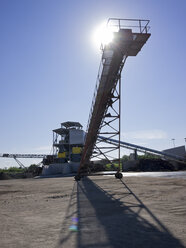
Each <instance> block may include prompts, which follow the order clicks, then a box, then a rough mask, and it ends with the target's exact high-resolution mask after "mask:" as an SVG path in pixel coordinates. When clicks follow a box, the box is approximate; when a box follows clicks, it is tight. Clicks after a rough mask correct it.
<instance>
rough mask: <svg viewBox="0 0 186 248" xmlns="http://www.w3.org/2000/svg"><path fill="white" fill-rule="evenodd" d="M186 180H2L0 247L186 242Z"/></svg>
mask: <svg viewBox="0 0 186 248" xmlns="http://www.w3.org/2000/svg"><path fill="white" fill-rule="evenodd" d="M185 216H186V179H180V178H154V177H153V178H150V177H124V179H122V180H117V179H115V178H114V177H111V176H91V177H87V178H84V179H82V180H81V181H80V182H78V183H76V182H75V181H74V180H73V178H72V177H68V178H67V177H66V178H45V179H17V180H4V181H0V247H2V248H12V247H13V248H14V247H16V248H18V247H19V248H20V247H24V248H25V247H26V248H27V247H34V248H38V247H39V248H42V247H43V248H44V247H45V248H48V247H50V248H51V247H54V248H59V247H64V248H71V247H72V248H73V247H86V248H93V247H109V248H110V247H122V248H143V247H144V248H147V247H149V248H155V247H156V248H157V247H158V248H161V247H162V248H166V247H167V248H168V247H169V248H173V247H174V248H183V247H186V218H185Z"/></svg>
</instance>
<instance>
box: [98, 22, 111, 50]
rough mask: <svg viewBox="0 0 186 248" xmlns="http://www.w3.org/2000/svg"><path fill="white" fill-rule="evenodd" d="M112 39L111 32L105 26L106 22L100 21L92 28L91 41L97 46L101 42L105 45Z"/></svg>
mask: <svg viewBox="0 0 186 248" xmlns="http://www.w3.org/2000/svg"><path fill="white" fill-rule="evenodd" d="M112 40H113V32H112V31H111V30H110V29H109V28H108V27H107V26H106V23H102V24H101V25H100V26H99V27H97V28H96V29H95V30H94V33H93V42H94V44H95V45H96V46H97V47H100V46H101V44H103V45H107V44H108V43H110V42H111V41H112Z"/></svg>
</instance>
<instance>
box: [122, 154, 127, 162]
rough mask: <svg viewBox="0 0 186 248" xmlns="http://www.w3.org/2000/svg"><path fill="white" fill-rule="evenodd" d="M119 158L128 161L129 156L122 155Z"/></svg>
mask: <svg viewBox="0 0 186 248" xmlns="http://www.w3.org/2000/svg"><path fill="white" fill-rule="evenodd" d="M121 160H122V161H123V162H127V161H129V156H127V155H123V157H122V158H121Z"/></svg>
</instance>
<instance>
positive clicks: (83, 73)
mask: <svg viewBox="0 0 186 248" xmlns="http://www.w3.org/2000/svg"><path fill="white" fill-rule="evenodd" d="M185 12H186V1H185V0H177V1H175V0H115V1H113V0H112V1H110V0H102V1H100V0H99V1H96V0H94V1H87V0H86V1H83V0H76V1H72V0H68V1H66V0H0V32H1V35H0V83H1V88H0V107H1V112H0V113H1V116H0V153H6V152H7V153H8V152H9V153H48V152H49V151H50V149H49V147H51V144H52V129H55V128H57V127H59V125H60V123H61V122H64V121H67V120H72V121H73V120H74V121H79V122H80V123H81V124H82V125H83V126H84V127H86V124H87V120H88V114H89V109H90V105H91V100H92V96H93V90H94V86H95V81H96V76H97V72H98V66H99V63H100V56H101V54H100V51H99V50H98V49H96V48H95V46H94V44H93V42H92V32H93V30H94V29H95V28H96V27H97V26H99V25H100V23H102V22H103V21H104V20H107V19H108V18H109V17H118V18H141V19H150V21H151V22H150V26H151V33H152V36H151V38H150V39H149V40H148V42H147V43H146V44H145V46H144V47H143V49H142V51H141V52H140V53H139V54H138V55H137V57H131V58H128V60H127V63H126V65H125V67H124V69H123V73H122V134H123V137H122V139H123V140H126V141H128V142H131V143H135V144H141V145H145V146H147V147H151V148H155V149H159V150H162V149H166V148H169V147H171V146H172V142H171V138H175V142H176V145H177V146H178V145H184V144H185V142H184V138H185V137H186V114H185V110H186V97H185V95H186V82H185V78H186V66H185V61H184V60H185V56H186V46H185V44H186V34H185V25H186V17H185ZM22 161H23V162H24V163H25V164H29V163H31V162H35V161H30V160H29V161H27V162H26V161H24V160H22ZM38 162H39V161H38ZM10 165H15V163H14V162H13V161H12V160H8V159H1V160H0V166H1V167H4V166H10Z"/></svg>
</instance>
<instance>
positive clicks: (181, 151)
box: [163, 146, 186, 157]
mask: <svg viewBox="0 0 186 248" xmlns="http://www.w3.org/2000/svg"><path fill="white" fill-rule="evenodd" d="M163 152H164V153H167V154H171V155H176V156H180V157H186V152H185V146H177V147H174V148H170V149H166V150H163Z"/></svg>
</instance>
